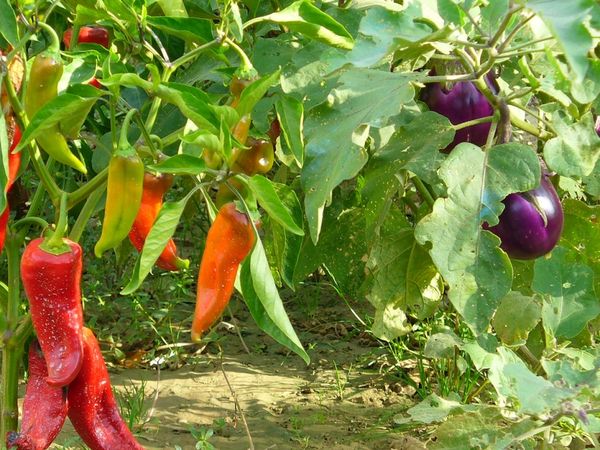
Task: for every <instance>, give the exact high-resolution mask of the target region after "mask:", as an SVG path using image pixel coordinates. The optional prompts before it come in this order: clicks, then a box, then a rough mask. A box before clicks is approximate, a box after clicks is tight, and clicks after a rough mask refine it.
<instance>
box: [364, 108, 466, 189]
mask: <svg viewBox="0 0 600 450" xmlns="http://www.w3.org/2000/svg"><path fill="white" fill-rule="evenodd" d="M453 139H454V128H453V127H452V124H451V123H450V121H449V120H448V119H447V118H446V117H444V116H442V115H440V114H438V113H435V112H432V111H427V112H424V113H422V114H419V115H417V116H416V117H415V118H414V119H413V120H412V121H410V122H409V123H408V124H406V125H404V126H400V127H399V128H398V129H397V131H396V132H395V133H394V134H393V135H392V136H391V137H390V139H389V141H388V142H387V144H386V145H384V146H383V147H381V148H380V149H379V150H378V151H376V152H375V154H374V155H373V161H372V163H371V165H370V167H371V169H372V170H373V171H375V172H376V175H375V176H376V179H377V178H379V179H380V180H383V179H389V178H391V177H396V174H397V173H398V172H399V171H400V170H401V169H407V170H410V171H411V172H413V173H414V174H416V175H417V176H418V177H419V178H420V179H421V180H423V181H425V182H427V183H429V184H432V185H435V184H437V183H439V177H438V175H437V170H438V169H439V167H440V165H441V164H442V161H444V159H445V158H446V155H445V154H443V153H441V152H440V151H439V150H441V149H443V148H446V146H447V145H448V144H450V143H451V142H452V140H453Z"/></svg>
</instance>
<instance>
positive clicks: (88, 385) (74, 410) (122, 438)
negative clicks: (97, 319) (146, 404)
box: [68, 328, 144, 450]
mask: <svg viewBox="0 0 600 450" xmlns="http://www.w3.org/2000/svg"><path fill="white" fill-rule="evenodd" d="M83 346H84V353H83V354H84V357H83V366H82V367H81V371H80V372H79V375H77V378H75V380H74V381H73V382H72V383H71V385H70V386H69V392H68V401H69V420H70V421H71V423H72V424H73V427H75V430H76V431H77V433H78V434H79V436H81V439H83V442H85V443H86V444H87V445H88V446H89V447H90V448H91V449H92V450H115V449H119V450H140V449H141V450H143V448H144V447H142V446H141V445H140V444H139V443H138V442H137V441H136V440H135V438H134V437H133V434H131V431H129V428H127V425H126V424H125V422H124V421H123V419H122V418H121V415H120V414H119V409H118V408H117V403H116V401H115V398H114V396H113V393H112V390H111V386H110V377H109V376H108V371H107V370H106V364H105V363H104V358H103V357H102V352H101V351H100V346H99V344H98V341H97V340H96V337H95V336H94V333H92V331H91V330H90V329H89V328H84V329H83Z"/></svg>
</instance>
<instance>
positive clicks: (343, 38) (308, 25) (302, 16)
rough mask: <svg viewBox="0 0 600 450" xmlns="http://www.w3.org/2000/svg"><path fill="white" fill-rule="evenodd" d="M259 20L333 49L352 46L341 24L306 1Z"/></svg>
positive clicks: (298, 2) (352, 41)
mask: <svg viewBox="0 0 600 450" xmlns="http://www.w3.org/2000/svg"><path fill="white" fill-rule="evenodd" d="M260 19H261V20H270V21H272V22H275V23H278V24H280V25H284V26H286V27H287V28H289V29H290V30H292V31H296V32H298V33H302V34H304V35H305V36H307V37H309V38H311V39H315V40H317V41H320V42H323V43H325V44H328V45H332V46H334V47H339V48H343V49H351V48H352V46H353V45H354V40H353V39H352V36H351V35H350V33H348V30H346V28H344V26H343V25H342V24H340V23H339V22H337V21H336V20H335V19H333V18H332V17H331V16H329V15H327V14H326V13H324V12H323V11H321V10H320V9H319V8H317V7H316V6H315V5H313V4H312V3H311V2H310V1H308V0H299V1H297V2H294V3H292V4H291V5H290V6H288V7H287V8H284V9H282V10H281V11H277V12H274V13H272V14H269V15H267V16H265V17H262V18H260Z"/></svg>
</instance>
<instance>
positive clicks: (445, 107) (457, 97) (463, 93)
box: [421, 72, 498, 152]
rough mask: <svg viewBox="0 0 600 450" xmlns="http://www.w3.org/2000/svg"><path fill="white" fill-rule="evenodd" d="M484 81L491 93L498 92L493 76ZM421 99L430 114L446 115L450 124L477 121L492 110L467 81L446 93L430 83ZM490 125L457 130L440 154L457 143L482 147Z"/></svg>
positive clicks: (455, 84) (491, 112) (483, 124)
mask: <svg viewBox="0 0 600 450" xmlns="http://www.w3.org/2000/svg"><path fill="white" fill-rule="evenodd" d="M486 81H487V84H488V86H489V87H490V89H491V90H492V92H494V93H496V92H498V85H497V84H496V79H495V77H494V75H493V74H492V73H491V72H490V73H488V75H487V76H486ZM421 99H422V100H423V101H424V102H425V103H426V104H427V106H429V109H430V110H431V111H435V112H436V113H438V114H441V115H443V116H446V117H447V118H448V119H449V120H450V122H451V123H452V124H453V125H457V124H459V123H463V122H468V121H469V120H474V119H480V118H482V117H488V116H491V115H493V114H494V108H492V105H490V103H489V102H488V100H487V99H486V98H485V96H484V95H483V94H482V93H481V92H479V90H478V89H477V88H476V87H475V85H474V84H473V83H472V82H470V81H461V82H458V83H454V85H453V86H452V88H451V89H450V90H448V89H445V88H443V87H442V85H441V84H440V83H431V84H428V85H427V86H425V88H423V90H422V91H421ZM490 127H491V122H487V123H481V124H479V125H473V126H470V127H467V128H463V129H461V130H458V131H457V132H456V134H455V135H454V141H452V143H451V144H450V145H448V147H446V148H445V149H444V150H443V151H444V152H450V151H451V150H452V149H453V148H454V147H456V146H457V145H458V144H460V143H461V142H471V143H472V144H475V145H478V146H480V147H481V146H483V145H484V144H485V143H486V141H487V137H488V133H489V132H490Z"/></svg>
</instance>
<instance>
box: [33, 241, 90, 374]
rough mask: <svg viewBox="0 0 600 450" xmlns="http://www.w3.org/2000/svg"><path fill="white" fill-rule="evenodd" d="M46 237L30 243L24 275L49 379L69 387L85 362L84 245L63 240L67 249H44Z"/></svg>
mask: <svg viewBox="0 0 600 450" xmlns="http://www.w3.org/2000/svg"><path fill="white" fill-rule="evenodd" d="M44 243H45V239H43V238H38V239H35V240H33V241H31V242H30V243H29V245H28V246H27V247H26V248H25V252H24V253H23V257H22V259H21V278H22V280H23V287H24V288H25V293H26V294H27V298H28V299H29V307H30V310H31V319H32V321H33V327H34V329H35V331H36V333H37V336H38V340H39V341H40V346H41V347H42V351H43V352H44V358H45V359H46V364H47V365H48V378H47V381H48V383H49V384H51V385H52V386H66V385H67V384H69V383H70V382H71V381H73V379H74V378H75V377H76V376H77V373H78V372H79V369H80V368H81V364H82V361H83V338H82V331H81V329H82V327H83V312H82V309H81V286H80V282H81V269H82V258H81V247H80V246H79V244H77V243H75V242H73V241H70V240H68V239H62V243H63V245H64V246H65V248H66V251H64V252H62V253H60V254H52V253H50V252H49V251H48V250H44Z"/></svg>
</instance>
